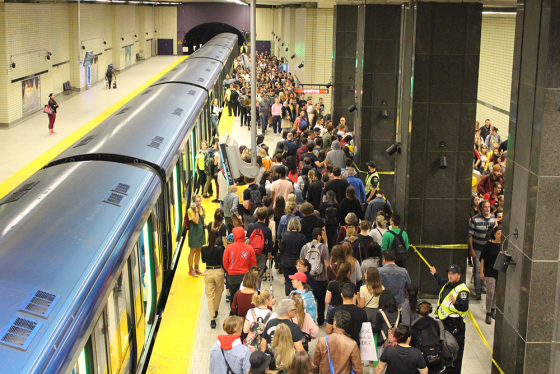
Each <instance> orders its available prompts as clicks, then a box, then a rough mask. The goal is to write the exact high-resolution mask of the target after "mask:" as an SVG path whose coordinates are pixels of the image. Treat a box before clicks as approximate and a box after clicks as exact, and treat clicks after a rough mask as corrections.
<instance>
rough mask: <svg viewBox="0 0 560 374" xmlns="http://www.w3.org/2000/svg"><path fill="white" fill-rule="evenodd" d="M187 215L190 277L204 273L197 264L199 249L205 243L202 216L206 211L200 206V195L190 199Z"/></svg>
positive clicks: (198, 261)
mask: <svg viewBox="0 0 560 374" xmlns="http://www.w3.org/2000/svg"><path fill="white" fill-rule="evenodd" d="M187 214H188V217H189V233H188V240H189V243H188V244H189V248H190V249H191V250H190V252H189V275H190V276H192V277H198V276H199V275H204V274H203V273H202V272H201V271H200V270H199V269H198V264H199V263H200V250H201V248H202V246H203V245H205V244H206V233H205V232H204V217H205V216H206V212H205V211H204V208H203V207H202V197H201V196H200V195H195V196H194V197H193V199H192V205H191V207H190V208H189V209H188V210H187ZM193 260H194V269H193Z"/></svg>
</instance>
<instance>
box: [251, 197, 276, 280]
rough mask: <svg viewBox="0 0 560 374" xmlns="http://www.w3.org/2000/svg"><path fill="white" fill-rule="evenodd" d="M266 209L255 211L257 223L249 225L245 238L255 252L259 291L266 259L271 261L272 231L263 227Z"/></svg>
mask: <svg viewBox="0 0 560 374" xmlns="http://www.w3.org/2000/svg"><path fill="white" fill-rule="evenodd" d="M266 216H267V209H266V208H264V207H261V208H258V209H257V219H258V221H257V222H254V223H251V224H249V226H248V227H247V234H246V235H245V237H246V238H248V239H249V245H250V246H251V247H253V249H254V250H255V255H256V256H257V267H258V268H259V289H261V282H262V278H263V274H264V268H265V267H266V260H267V257H268V259H269V260H271V259H272V250H273V242H272V231H271V230H270V228H268V226H267V225H265V223H264V221H265V220H266Z"/></svg>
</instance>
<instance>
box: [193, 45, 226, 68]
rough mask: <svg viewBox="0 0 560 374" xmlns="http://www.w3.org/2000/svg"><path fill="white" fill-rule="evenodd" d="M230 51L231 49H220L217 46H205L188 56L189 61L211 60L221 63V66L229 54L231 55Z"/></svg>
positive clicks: (220, 47)
mask: <svg viewBox="0 0 560 374" xmlns="http://www.w3.org/2000/svg"><path fill="white" fill-rule="evenodd" d="M231 50H232V48H228V47H222V46H219V45H209V46H206V45H205V46H204V47H202V48H200V49H197V50H196V51H195V52H194V53H193V54H192V55H190V57H189V60H190V59H194V58H211V59H214V60H216V61H219V62H221V63H222V64H225V63H226V61H227V59H228V57H229V54H230V53H231Z"/></svg>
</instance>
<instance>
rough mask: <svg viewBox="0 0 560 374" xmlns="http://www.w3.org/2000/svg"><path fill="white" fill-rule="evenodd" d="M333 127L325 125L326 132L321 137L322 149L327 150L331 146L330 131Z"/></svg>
mask: <svg viewBox="0 0 560 374" xmlns="http://www.w3.org/2000/svg"><path fill="white" fill-rule="evenodd" d="M333 129H334V127H333V126H332V124H328V125H327V132H326V133H325V135H323V149H325V150H326V149H329V148H330V147H331V144H332V131H333Z"/></svg>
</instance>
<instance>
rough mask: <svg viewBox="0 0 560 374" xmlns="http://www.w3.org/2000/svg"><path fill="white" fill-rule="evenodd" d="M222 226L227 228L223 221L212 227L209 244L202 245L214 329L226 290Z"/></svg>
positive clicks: (205, 285) (207, 293) (211, 322)
mask: <svg viewBox="0 0 560 374" xmlns="http://www.w3.org/2000/svg"><path fill="white" fill-rule="evenodd" d="M220 210H221V209H220ZM222 215H223V213H222ZM222 228H223V229H225V225H224V223H223V222H222V223H221V226H220V227H219V228H218V229H216V228H211V229H210V230H209V232H208V245H206V246H204V247H202V250H201V255H202V262H204V263H206V271H205V272H204V293H205V294H206V300H207V301H208V312H209V313H210V318H211V321H210V327H211V328H213V329H215V328H216V318H217V317H218V309H219V308H220V301H221V300H222V292H223V291H224V268H223V262H222V261H223V257H224V246H223V245H218V238H219V236H218V235H219V234H218V233H219V232H220V231H222ZM224 231H225V230H224ZM220 239H221V238H220ZM224 244H225V243H224Z"/></svg>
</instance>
